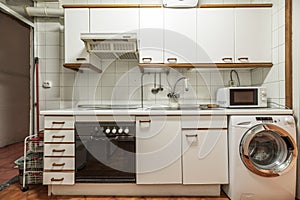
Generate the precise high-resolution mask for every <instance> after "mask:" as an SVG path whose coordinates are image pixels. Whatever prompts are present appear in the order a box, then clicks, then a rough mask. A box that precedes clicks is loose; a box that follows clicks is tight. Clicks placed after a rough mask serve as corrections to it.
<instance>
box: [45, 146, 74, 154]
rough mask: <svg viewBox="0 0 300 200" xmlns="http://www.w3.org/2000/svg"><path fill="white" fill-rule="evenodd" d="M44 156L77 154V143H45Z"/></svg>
mask: <svg viewBox="0 0 300 200" xmlns="http://www.w3.org/2000/svg"><path fill="white" fill-rule="evenodd" d="M44 156H75V145H74V144H44Z"/></svg>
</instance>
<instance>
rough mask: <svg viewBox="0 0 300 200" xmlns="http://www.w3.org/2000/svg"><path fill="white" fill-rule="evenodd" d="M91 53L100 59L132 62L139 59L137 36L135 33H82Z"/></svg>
mask: <svg viewBox="0 0 300 200" xmlns="http://www.w3.org/2000/svg"><path fill="white" fill-rule="evenodd" d="M81 40H83V41H84V42H85V46H86V49H87V51H88V52H89V53H94V54H95V55H96V56H98V57H99V58H100V59H106V60H114V59H120V60H132V59H138V52H137V36H136V34H134V33H126V34H116V33H81Z"/></svg>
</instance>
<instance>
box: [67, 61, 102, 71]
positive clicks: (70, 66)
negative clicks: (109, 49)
mask: <svg viewBox="0 0 300 200" xmlns="http://www.w3.org/2000/svg"><path fill="white" fill-rule="evenodd" d="M64 67H65V68H67V69H71V70H74V71H76V72H78V71H82V70H84V69H90V70H93V71H95V72H98V73H102V70H101V69H99V68H97V67H96V66H95V65H92V64H90V63H65V64H64Z"/></svg>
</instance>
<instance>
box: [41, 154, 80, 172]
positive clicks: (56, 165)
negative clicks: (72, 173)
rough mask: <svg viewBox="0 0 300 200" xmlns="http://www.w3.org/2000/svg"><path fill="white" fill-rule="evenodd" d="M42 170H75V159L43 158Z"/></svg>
mask: <svg viewBox="0 0 300 200" xmlns="http://www.w3.org/2000/svg"><path fill="white" fill-rule="evenodd" d="M44 170H75V158H64V157H62V158H49V157H47V158H45V159H44Z"/></svg>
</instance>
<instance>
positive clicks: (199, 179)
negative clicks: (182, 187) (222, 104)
mask: <svg viewBox="0 0 300 200" xmlns="http://www.w3.org/2000/svg"><path fill="white" fill-rule="evenodd" d="M182 177H183V184H226V183H228V149H227V117H226V116H225V115H222V116H221V115H220V116H182Z"/></svg>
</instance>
